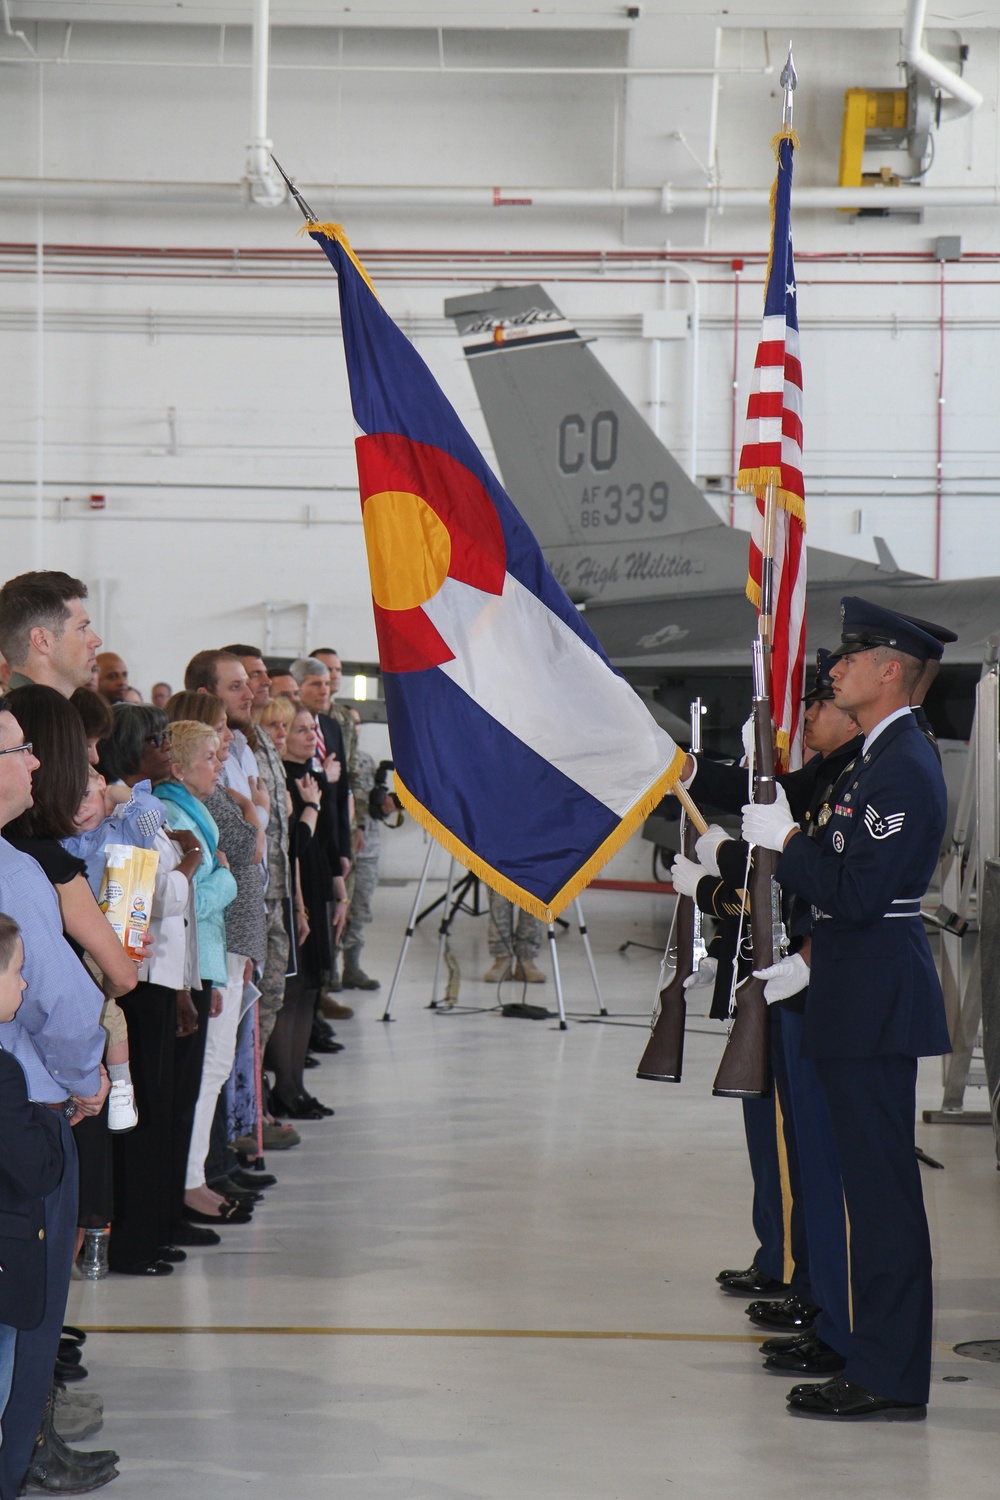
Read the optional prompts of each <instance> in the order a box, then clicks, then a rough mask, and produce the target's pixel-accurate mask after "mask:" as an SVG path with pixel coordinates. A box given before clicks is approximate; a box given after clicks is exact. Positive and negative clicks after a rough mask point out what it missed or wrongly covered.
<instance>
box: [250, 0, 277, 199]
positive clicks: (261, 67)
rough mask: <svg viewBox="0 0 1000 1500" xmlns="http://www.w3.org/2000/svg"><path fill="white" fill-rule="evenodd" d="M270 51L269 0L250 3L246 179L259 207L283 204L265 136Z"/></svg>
mask: <svg viewBox="0 0 1000 1500" xmlns="http://www.w3.org/2000/svg"><path fill="white" fill-rule="evenodd" d="M270 52H271V0H253V29H252V32H251V75H250V76H251V85H250V87H251V129H252V132H253V136H252V139H251V141H250V145H249V152H250V155H249V159H248V161H247V176H248V178H249V181H250V196H251V198H252V199H253V201H254V203H258V204H260V205H261V206H262V207H263V208H277V206H278V205H279V204H280V203H284V201H285V184H284V183H283V182H282V180H281V179H280V177H278V175H277V174H276V173H275V171H274V168H273V166H272V163H271V154H270V153H271V147H272V145H273V144H274V143H273V141H272V140H271V139H270V137H269V136H268V133H267V86H268V68H269V66H270Z"/></svg>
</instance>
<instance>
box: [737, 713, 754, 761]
mask: <svg viewBox="0 0 1000 1500" xmlns="http://www.w3.org/2000/svg"><path fill="white" fill-rule="evenodd" d="M740 735H741V737H742V740H743V759H744V760H745V761H746V763H747V765H748V766H752V765H753V758H754V735H753V714H751V715H750V717H749V719H747V721H746V723H745V724H744V725H743V728H742V729H741V730H740Z"/></svg>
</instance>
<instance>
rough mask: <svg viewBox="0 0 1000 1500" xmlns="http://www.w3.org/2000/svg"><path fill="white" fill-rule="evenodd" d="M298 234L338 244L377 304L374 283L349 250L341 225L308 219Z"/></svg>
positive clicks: (348, 242) (348, 243)
mask: <svg viewBox="0 0 1000 1500" xmlns="http://www.w3.org/2000/svg"><path fill="white" fill-rule="evenodd" d="M299 234H323V235H325V236H326V238H327V239H328V240H334V241H335V243H336V244H338V245H339V246H340V248H341V249H342V250H343V252H344V254H345V255H346V256H347V258H348V260H349V261H350V262H351V265H352V266H353V267H354V269H355V270H356V271H357V273H358V275H359V276H360V277H361V280H362V281H363V282H364V284H365V286H366V287H367V288H368V290H369V291H370V292H371V294H372V296H373V297H374V298H375V301H376V302H378V300H379V295H378V292H377V291H376V290H375V286H374V283H373V282H372V279H371V277H370V276H369V275H368V272H367V271H366V270H365V268H364V266H363V265H362V264H361V262H360V261H359V260H358V257H357V256H356V255H355V253H354V251H353V250H352V249H351V242H350V240H349V239H348V238H347V233H346V231H345V229H344V226H343V224H320V223H317V221H316V220H315V219H310V220H309V222H308V223H306V224H303V225H302V227H301V229H300V230H299Z"/></svg>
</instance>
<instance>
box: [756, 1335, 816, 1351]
mask: <svg viewBox="0 0 1000 1500" xmlns="http://www.w3.org/2000/svg"><path fill="white" fill-rule="evenodd" d="M815 1337H816V1335H815V1334H814V1333H789V1334H785V1335H783V1336H779V1337H777V1338H773V1339H765V1340H764V1342H763V1343H762V1344H761V1346H760V1352H761V1354H787V1353H788V1351H789V1349H798V1348H799V1347H800V1346H801V1345H802V1344H811V1343H812V1341H813V1339H814V1338H815Z"/></svg>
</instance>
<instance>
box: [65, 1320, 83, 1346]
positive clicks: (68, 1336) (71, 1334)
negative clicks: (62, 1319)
mask: <svg viewBox="0 0 1000 1500" xmlns="http://www.w3.org/2000/svg"><path fill="white" fill-rule="evenodd" d="M67 1340H68V1341H69V1342H70V1343H72V1344H85V1343H86V1342H87V1335H86V1334H85V1333H84V1331H83V1329H82V1328H74V1327H73V1324H72V1323H64V1324H63V1330H62V1333H61V1334H60V1335H59V1342H60V1344H62V1343H65V1342H66V1341H67Z"/></svg>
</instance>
